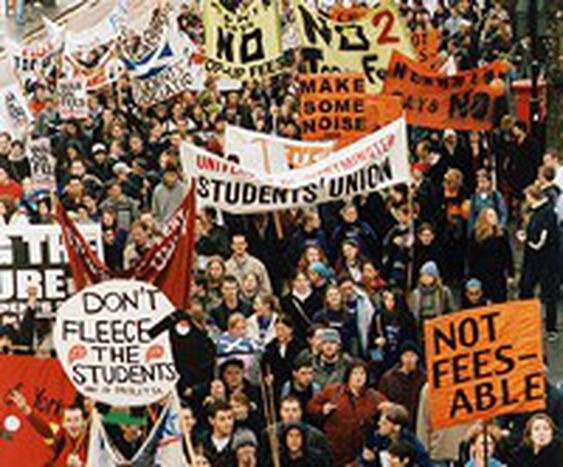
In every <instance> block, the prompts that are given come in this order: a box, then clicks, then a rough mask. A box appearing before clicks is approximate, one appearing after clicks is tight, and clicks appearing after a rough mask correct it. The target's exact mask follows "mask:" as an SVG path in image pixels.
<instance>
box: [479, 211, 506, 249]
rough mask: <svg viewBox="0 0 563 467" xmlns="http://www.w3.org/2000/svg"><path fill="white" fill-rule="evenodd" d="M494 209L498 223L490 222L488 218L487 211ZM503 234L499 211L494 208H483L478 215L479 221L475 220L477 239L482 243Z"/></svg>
mask: <svg viewBox="0 0 563 467" xmlns="http://www.w3.org/2000/svg"><path fill="white" fill-rule="evenodd" d="M488 211H493V212H494V213H495V216H497V223H496V225H491V224H489V221H488V220H487V212H488ZM501 235H502V226H501V225H500V224H499V223H498V215H497V212H496V211H495V210H494V209H493V208H485V209H481V212H480V213H479V215H478V216H477V221H476V222H475V239H476V240H477V242H479V243H481V242H484V241H485V240H487V239H488V238H491V237H500V236H501Z"/></svg>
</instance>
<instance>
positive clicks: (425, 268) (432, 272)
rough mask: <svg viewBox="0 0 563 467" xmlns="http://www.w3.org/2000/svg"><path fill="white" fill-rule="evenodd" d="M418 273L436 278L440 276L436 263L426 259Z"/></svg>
mask: <svg viewBox="0 0 563 467" xmlns="http://www.w3.org/2000/svg"><path fill="white" fill-rule="evenodd" d="M420 275H421V276H424V275H426V276H430V277H436V278H438V277H440V270H439V269H438V265H437V264H436V263H435V262H434V261H427V262H426V263H424V264H423V265H422V267H421V268H420Z"/></svg>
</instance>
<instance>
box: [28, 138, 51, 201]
mask: <svg viewBox="0 0 563 467" xmlns="http://www.w3.org/2000/svg"><path fill="white" fill-rule="evenodd" d="M27 160H28V161H29V166H30V168H31V184H32V186H33V189H34V190H36V191H47V192H50V191H52V190H54V189H55V188H56V182H55V158H54V157H53V155H52V153H51V141H50V140H49V138H38V139H33V140H30V141H29V142H28V144H27Z"/></svg>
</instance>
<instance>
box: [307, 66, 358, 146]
mask: <svg viewBox="0 0 563 467" xmlns="http://www.w3.org/2000/svg"><path fill="white" fill-rule="evenodd" d="M299 89H300V97H301V109H300V118H301V134H302V137H303V139H304V140H329V139H332V140H338V139H340V138H341V137H342V136H344V135H347V136H358V135H364V134H366V132H367V126H366V105H365V101H366V85H365V78H364V76H363V75H362V74H360V73H332V74H303V75H299Z"/></svg>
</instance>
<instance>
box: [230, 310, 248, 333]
mask: <svg viewBox="0 0 563 467" xmlns="http://www.w3.org/2000/svg"><path fill="white" fill-rule="evenodd" d="M242 321H245V322H246V318H245V316H244V315H243V314H242V313H233V314H232V315H231V316H229V320H228V321H227V329H228V330H229V331H230V330H232V329H233V328H234V327H235V326H236V325H237V324H238V323H240V322H242Z"/></svg>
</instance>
